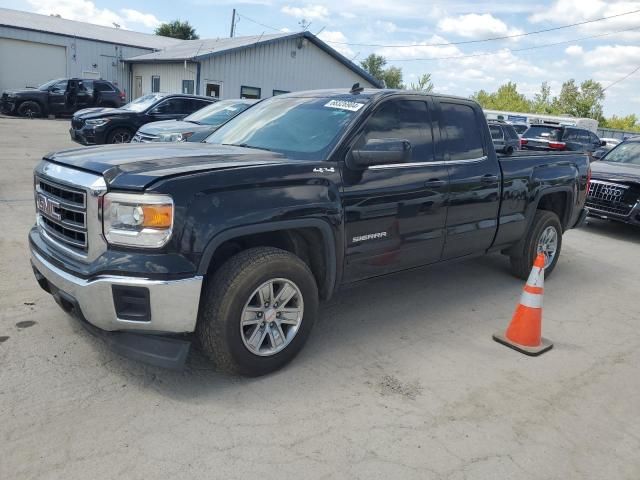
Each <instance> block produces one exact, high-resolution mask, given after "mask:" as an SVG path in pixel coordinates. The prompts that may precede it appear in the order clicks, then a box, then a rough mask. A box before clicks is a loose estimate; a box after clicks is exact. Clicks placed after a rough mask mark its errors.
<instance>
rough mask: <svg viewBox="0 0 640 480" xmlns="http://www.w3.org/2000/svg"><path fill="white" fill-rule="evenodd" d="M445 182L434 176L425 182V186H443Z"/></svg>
mask: <svg viewBox="0 0 640 480" xmlns="http://www.w3.org/2000/svg"><path fill="white" fill-rule="evenodd" d="M445 183H446V182H445V181H444V180H440V179H438V178H434V179H433V180H427V181H426V182H424V186H425V187H428V188H441V187H443V186H444V184H445Z"/></svg>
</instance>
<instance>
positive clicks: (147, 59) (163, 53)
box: [125, 32, 383, 87]
mask: <svg viewBox="0 0 640 480" xmlns="http://www.w3.org/2000/svg"><path fill="white" fill-rule="evenodd" d="M292 38H306V39H307V40H309V41H310V42H312V43H313V44H314V45H316V46H317V47H319V48H320V49H322V50H324V51H325V53H327V54H329V55H331V56H332V57H333V58H335V59H336V60H338V61H339V62H340V63H342V64H343V65H344V66H346V67H347V68H349V69H351V70H352V71H354V72H355V73H357V74H358V75H360V76H361V77H363V78H364V79H366V80H367V81H369V82H370V83H371V84H372V85H375V86H376V87H382V86H383V85H382V83H381V82H380V81H379V80H377V79H376V78H374V77H372V76H371V75H370V74H369V73H368V72H367V71H366V70H364V69H362V68H360V67H359V66H358V65H356V64H355V63H353V62H352V61H351V60H349V59H348V58H346V57H345V56H343V55H342V54H341V53H339V52H338V51H337V50H335V49H334V48H332V47H330V46H329V45H327V44H326V43H324V42H323V41H322V40H320V39H319V38H318V37H316V36H315V35H313V34H312V33H309V32H297V33H275V34H270V35H253V36H247V37H234V38H213V39H200V40H182V41H181V42H180V43H178V44H176V45H171V46H169V47H167V48H165V49H163V50H159V51H157V52H153V53H147V54H144V55H138V56H136V57H131V58H127V59H125V62H131V63H165V62H182V61H185V60H191V61H198V60H204V59H206V58H209V57H213V56H217V55H224V54H227V53H230V52H232V51H234V50H242V49H245V48H251V47H256V46H258V45H266V44H269V43H273V42H278V41H281V40H287V39H292Z"/></svg>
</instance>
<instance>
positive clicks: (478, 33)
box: [438, 13, 523, 38]
mask: <svg viewBox="0 0 640 480" xmlns="http://www.w3.org/2000/svg"><path fill="white" fill-rule="evenodd" d="M438 30H440V31H441V32H445V33H452V34H456V35H460V36H461V37H466V38H482V37H487V36H494V35H495V36H506V35H518V34H520V33H523V32H522V30H520V29H518V28H510V27H509V26H508V25H507V24H506V23H504V22H503V21H502V20H500V19H499V18H496V17H494V16H493V15H491V14H490V13H484V14H482V15H479V14H477V13H469V14H466V15H459V16H457V17H445V18H443V19H441V20H440V21H439V22H438Z"/></svg>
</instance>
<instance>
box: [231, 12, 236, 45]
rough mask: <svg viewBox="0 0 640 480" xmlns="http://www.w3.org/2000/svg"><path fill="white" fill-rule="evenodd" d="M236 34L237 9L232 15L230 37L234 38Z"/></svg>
mask: <svg viewBox="0 0 640 480" xmlns="http://www.w3.org/2000/svg"><path fill="white" fill-rule="evenodd" d="M235 34H236V9H235V8H234V9H233V13H232V14H231V33H230V34H229V37H231V38H233V36H234V35H235Z"/></svg>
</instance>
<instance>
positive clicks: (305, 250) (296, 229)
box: [198, 218, 337, 300]
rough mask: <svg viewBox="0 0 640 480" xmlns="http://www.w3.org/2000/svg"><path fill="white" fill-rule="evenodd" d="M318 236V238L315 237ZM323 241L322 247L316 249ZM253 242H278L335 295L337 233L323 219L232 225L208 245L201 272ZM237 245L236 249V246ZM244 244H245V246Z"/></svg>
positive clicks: (325, 291) (323, 294)
mask: <svg viewBox="0 0 640 480" xmlns="http://www.w3.org/2000/svg"><path fill="white" fill-rule="evenodd" d="M314 236H315V238H314ZM317 241H319V242H321V244H320V246H321V251H320V252H319V251H318V249H314V248H313V246H314V245H316V242H317ZM247 244H249V247H250V246H275V247H278V248H282V249H283V250H287V251H290V252H292V253H295V254H296V255H299V256H300V257H301V258H302V259H303V261H305V262H306V263H307V264H308V265H309V268H311V271H312V272H313V274H314V276H315V278H316V281H317V282H318V287H319V291H320V296H321V298H323V299H325V300H326V299H328V298H330V297H331V296H332V294H333V292H334V289H335V286H336V277H337V257H336V244H335V236H334V234H333V231H332V229H331V227H330V225H329V224H328V223H327V222H326V221H324V220H321V219H313V218H310V219H297V220H284V221H278V222H269V223H260V224H256V225H246V226H240V227H234V228H230V229H228V230H225V231H223V232H220V233H219V234H217V235H216V236H214V237H213V238H212V239H211V240H210V241H209V243H208V244H207V246H206V247H205V249H204V251H203V253H202V256H201V257H200V262H199V264H198V274H199V275H206V274H207V273H211V272H212V271H215V270H216V269H217V268H219V266H220V265H221V263H222V262H223V261H224V259H225V258H226V256H230V255H234V254H235V253H238V252H239V251H242V250H244V249H245V248H248V247H247V246H246V245H247ZM234 247H235V248H237V249H236V250H233V248H234ZM243 247H244V248H243Z"/></svg>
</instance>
